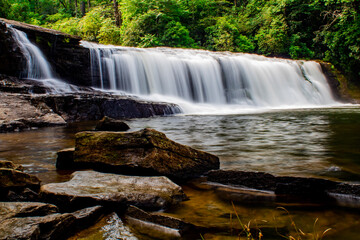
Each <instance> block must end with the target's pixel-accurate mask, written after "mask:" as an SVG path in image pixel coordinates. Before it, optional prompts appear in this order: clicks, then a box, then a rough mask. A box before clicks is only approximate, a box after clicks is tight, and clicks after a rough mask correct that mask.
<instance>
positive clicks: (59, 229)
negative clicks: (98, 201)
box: [0, 206, 102, 239]
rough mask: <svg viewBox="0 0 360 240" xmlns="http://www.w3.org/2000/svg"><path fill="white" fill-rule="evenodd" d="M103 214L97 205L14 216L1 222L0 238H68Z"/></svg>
mask: <svg viewBox="0 0 360 240" xmlns="http://www.w3.org/2000/svg"><path fill="white" fill-rule="evenodd" d="M101 214H102V208H101V207H100V206H95V207H92V208H88V209H82V210H79V211H77V212H74V213H64V214H59V213H58V214H51V215H47V216H31V217H12V218H8V219H5V220H3V221H1V222H0V239H66V237H68V236H70V235H71V234H73V233H75V232H77V231H79V230H81V229H83V228H86V227H87V226H88V224H92V223H94V222H95V221H96V220H98V219H99V217H100V216H101Z"/></svg>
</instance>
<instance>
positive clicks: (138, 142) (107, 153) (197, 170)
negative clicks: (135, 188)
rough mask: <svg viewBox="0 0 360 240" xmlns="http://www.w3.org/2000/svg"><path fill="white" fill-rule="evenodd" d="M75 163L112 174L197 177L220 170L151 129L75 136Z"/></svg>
mask: <svg viewBox="0 0 360 240" xmlns="http://www.w3.org/2000/svg"><path fill="white" fill-rule="evenodd" d="M74 162H75V164H78V165H81V166H82V167H92V168H94V169H100V170H107V171H111V172H119V173H121V172H124V173H127V174H129V173H135V174H144V175H154V174H156V175H165V176H168V177H170V178H174V179H189V178H194V177H197V176H199V175H201V174H203V173H204V172H207V171H209V170H211V169H218V168H219V158H218V157H216V156H214V155H212V154H209V153H206V152H203V151H199V150H195V149H193V148H191V147H188V146H185V145H181V144H179V143H176V142H174V141H171V140H170V139H168V138H167V137H166V136H165V134H163V133H161V132H158V131H156V130H153V129H143V130H141V131H137V132H129V133H121V132H81V133H78V134H76V142H75V156H74Z"/></svg>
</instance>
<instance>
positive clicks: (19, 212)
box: [0, 202, 58, 222]
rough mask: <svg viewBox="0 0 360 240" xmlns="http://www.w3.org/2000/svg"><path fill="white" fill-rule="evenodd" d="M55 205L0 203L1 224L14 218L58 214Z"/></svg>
mask: <svg viewBox="0 0 360 240" xmlns="http://www.w3.org/2000/svg"><path fill="white" fill-rule="evenodd" d="M57 212H58V208H57V207H56V206H55V205H52V204H48V203H40V202H0V222H1V221H3V220H5V219H8V218H13V217H30V216H45V215H49V214H53V213H57Z"/></svg>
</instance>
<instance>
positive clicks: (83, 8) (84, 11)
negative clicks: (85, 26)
mask: <svg viewBox="0 0 360 240" xmlns="http://www.w3.org/2000/svg"><path fill="white" fill-rule="evenodd" d="M80 9H81V16H85V13H86V5H85V2H84V1H81V2H80Z"/></svg>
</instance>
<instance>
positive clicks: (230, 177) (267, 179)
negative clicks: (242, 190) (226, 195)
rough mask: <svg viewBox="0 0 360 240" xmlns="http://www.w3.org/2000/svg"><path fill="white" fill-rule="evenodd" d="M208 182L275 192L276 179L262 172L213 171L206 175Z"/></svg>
mask: <svg viewBox="0 0 360 240" xmlns="http://www.w3.org/2000/svg"><path fill="white" fill-rule="evenodd" d="M206 175H207V177H208V181H211V182H217V183H222V184H225V185H234V186H242V187H247V188H254V189H261V190H270V191H275V189H276V177H275V176H273V175H271V174H268V173H263V172H244V171H232V170H214V171H210V172H208V173H207V174H206Z"/></svg>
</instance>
